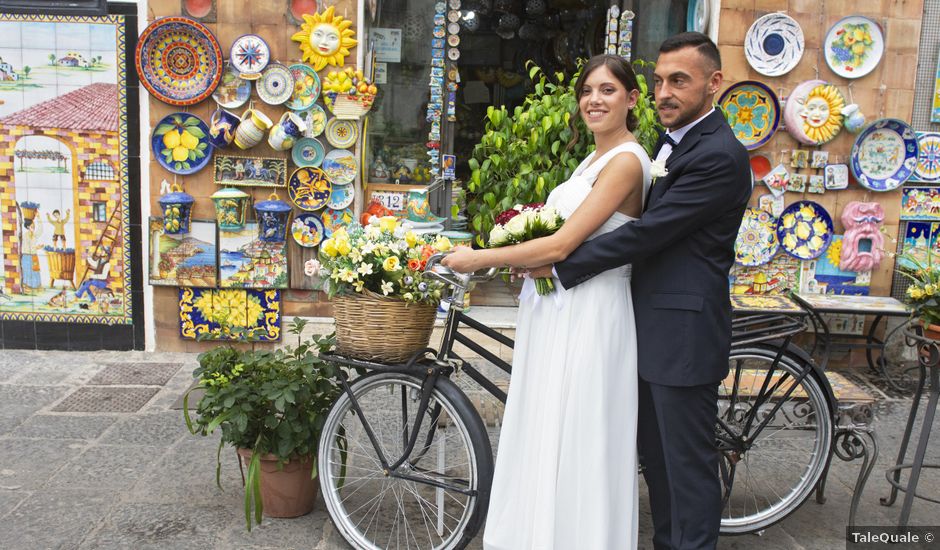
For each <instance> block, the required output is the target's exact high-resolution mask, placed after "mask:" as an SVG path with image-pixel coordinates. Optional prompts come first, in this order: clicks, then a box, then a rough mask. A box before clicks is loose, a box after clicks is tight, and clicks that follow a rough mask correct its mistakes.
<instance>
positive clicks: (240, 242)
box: [219, 222, 288, 288]
mask: <svg viewBox="0 0 940 550" xmlns="http://www.w3.org/2000/svg"><path fill="white" fill-rule="evenodd" d="M287 278H288V271H287V243H286V242H285V241H281V242H265V241H262V240H261V239H259V238H258V223H257V222H249V223H246V224H245V227H244V228H243V229H241V230H240V231H220V232H219V286H220V287H222V288H287Z"/></svg>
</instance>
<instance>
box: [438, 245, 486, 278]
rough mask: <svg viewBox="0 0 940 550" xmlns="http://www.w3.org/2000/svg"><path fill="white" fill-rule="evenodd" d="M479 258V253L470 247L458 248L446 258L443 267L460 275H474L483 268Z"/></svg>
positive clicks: (442, 262)
mask: <svg viewBox="0 0 940 550" xmlns="http://www.w3.org/2000/svg"><path fill="white" fill-rule="evenodd" d="M478 257H479V253H478V252H477V251H476V250H473V249H472V248H470V247H469V246H458V247H455V248H454V251H453V252H451V253H450V254H448V255H447V256H444V259H443V260H441V265H443V266H444V267H449V268H450V269H452V270H454V271H457V272H459V273H473V272H474V271H476V270H478V269H480V268H481V267H483V266H481V265H479V262H478V261H477V258H478Z"/></svg>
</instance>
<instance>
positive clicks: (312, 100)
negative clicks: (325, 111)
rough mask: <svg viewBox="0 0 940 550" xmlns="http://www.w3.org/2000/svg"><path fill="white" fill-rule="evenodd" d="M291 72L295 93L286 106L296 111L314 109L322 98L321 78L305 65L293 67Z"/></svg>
mask: <svg viewBox="0 0 940 550" xmlns="http://www.w3.org/2000/svg"><path fill="white" fill-rule="evenodd" d="M290 72H291V74H292V75H293V76H294V93H293V95H291V97H290V101H288V102H287V105H285V106H286V107H287V108H288V109H291V110H294V111H306V110H307V109H311V108H313V106H314V105H315V104H316V102H317V98H318V97H320V76H319V75H318V74H317V72H316V71H314V70H313V67H311V66H310V65H304V64H303V63H295V64H294V65H291V66H290ZM320 131H321V132H322V131H323V130H320Z"/></svg>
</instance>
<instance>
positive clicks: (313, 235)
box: [290, 212, 332, 248]
mask: <svg viewBox="0 0 940 550" xmlns="http://www.w3.org/2000/svg"><path fill="white" fill-rule="evenodd" d="M325 233H326V232H325V231H324V229H323V222H322V221H320V218H318V217H317V215H316V214H310V213H307V212H305V213H303V214H297V215H296V216H294V221H293V222H291V224H290V234H291V235H292V236H293V237H294V241H295V242H296V243H297V244H299V245H300V246H303V247H304V248H311V247H314V246H317V245H318V244H320V241H322V240H323V237H324V236H325ZM331 233H332V231H331Z"/></svg>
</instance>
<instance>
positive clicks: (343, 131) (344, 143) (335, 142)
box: [325, 118, 359, 149]
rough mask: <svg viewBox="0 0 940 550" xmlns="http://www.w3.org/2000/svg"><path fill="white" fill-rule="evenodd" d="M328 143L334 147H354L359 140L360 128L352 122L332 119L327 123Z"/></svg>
mask: <svg viewBox="0 0 940 550" xmlns="http://www.w3.org/2000/svg"><path fill="white" fill-rule="evenodd" d="M325 131H326V141H328V142H329V143H330V145H332V146H333V147H338V148H340V149H346V148H347V147H352V145H353V144H354V143H356V140H357V139H359V127H358V126H356V122H355V121H352V120H340V119H338V118H331V119H330V120H329V122H327V123H326V130H325Z"/></svg>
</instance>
